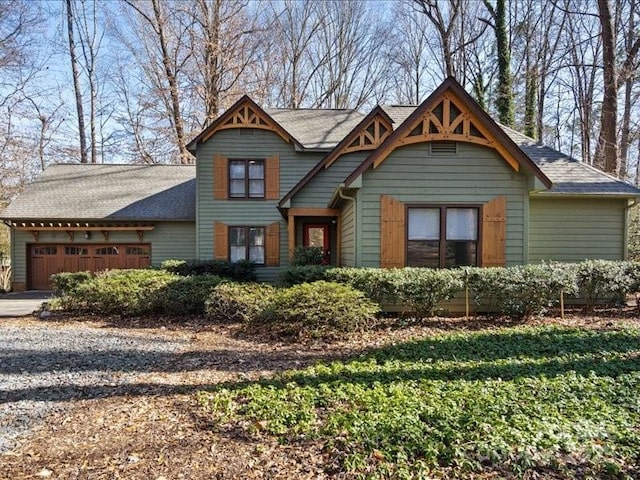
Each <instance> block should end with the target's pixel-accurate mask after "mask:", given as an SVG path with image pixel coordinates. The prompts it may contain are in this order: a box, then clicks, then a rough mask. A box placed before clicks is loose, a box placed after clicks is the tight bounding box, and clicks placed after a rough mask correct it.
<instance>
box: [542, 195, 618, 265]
mask: <svg viewBox="0 0 640 480" xmlns="http://www.w3.org/2000/svg"><path fill="white" fill-rule="evenodd" d="M626 203H627V202H626V200H615V199H601V198H597V199H570V198H562V197H558V198H550V199H544V198H535V197H532V198H531V199H530V202H529V205H530V223H529V261H530V262H532V263H533V262H539V261H542V260H557V261H564V262H579V261H581V260H585V259H593V258H601V259H604V260H622V259H623V258H624V225H625V221H624V218H625V209H624V207H625V206H626Z"/></svg>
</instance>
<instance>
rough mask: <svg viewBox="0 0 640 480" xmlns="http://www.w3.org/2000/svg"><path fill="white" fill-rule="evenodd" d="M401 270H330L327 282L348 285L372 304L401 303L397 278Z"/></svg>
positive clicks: (349, 268) (348, 268)
mask: <svg viewBox="0 0 640 480" xmlns="http://www.w3.org/2000/svg"><path fill="white" fill-rule="evenodd" d="M400 270H401V269H395V268H351V267H347V268H332V269H331V270H329V271H327V276H326V277H327V281H330V282H337V283H342V284H344V285H349V286H351V287H353V288H355V289H357V290H360V291H361V292H363V293H364V294H365V295H366V296H367V297H368V298H370V299H371V300H373V301H374V302H376V303H378V304H380V305H382V304H397V303H402V302H401V301H400V299H399V292H398V284H399V281H398V278H399V273H398V272H400Z"/></svg>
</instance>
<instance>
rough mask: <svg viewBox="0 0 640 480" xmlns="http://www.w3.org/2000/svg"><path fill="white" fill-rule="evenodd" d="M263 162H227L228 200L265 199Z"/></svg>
mask: <svg viewBox="0 0 640 480" xmlns="http://www.w3.org/2000/svg"><path fill="white" fill-rule="evenodd" d="M264 191H265V171H264V160H229V198H265V196H264Z"/></svg>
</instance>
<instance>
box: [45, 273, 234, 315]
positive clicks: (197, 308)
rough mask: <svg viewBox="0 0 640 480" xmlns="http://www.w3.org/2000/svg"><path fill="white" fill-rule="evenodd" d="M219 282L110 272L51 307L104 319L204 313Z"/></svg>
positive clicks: (206, 277) (209, 278)
mask: <svg viewBox="0 0 640 480" xmlns="http://www.w3.org/2000/svg"><path fill="white" fill-rule="evenodd" d="M221 281H222V279H221V278H220V277H217V276H214V275H201V276H193V277H181V276H179V275H176V274H173V273H169V272H166V271H164V270H109V271H105V272H101V273H98V274H97V275H96V276H95V277H92V278H90V279H89V280H86V281H84V282H82V283H80V284H78V285H77V286H76V287H75V288H74V289H72V290H67V291H65V293H64V294H63V295H62V296H61V297H60V298H59V299H57V300H56V301H54V302H53V305H55V306H56V307H57V308H61V309H64V310H77V311H88V312H91V313H99V314H104V315H114V314H116V315H118V314H119V315H131V316H140V315H152V314H193V313H204V306H205V301H206V299H207V298H208V296H209V294H210V292H211V290H212V289H213V288H214V287H215V286H216V285H218V284H219V283H220V282H221Z"/></svg>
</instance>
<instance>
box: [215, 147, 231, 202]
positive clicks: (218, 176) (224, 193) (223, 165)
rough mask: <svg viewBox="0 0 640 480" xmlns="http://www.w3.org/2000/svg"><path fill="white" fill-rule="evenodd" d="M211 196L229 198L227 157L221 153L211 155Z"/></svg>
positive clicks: (222, 198)
mask: <svg viewBox="0 0 640 480" xmlns="http://www.w3.org/2000/svg"><path fill="white" fill-rule="evenodd" d="M213 198H214V199H216V200H226V199H227V198H229V159H228V158H227V157H223V156H222V155H214V156H213Z"/></svg>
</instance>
